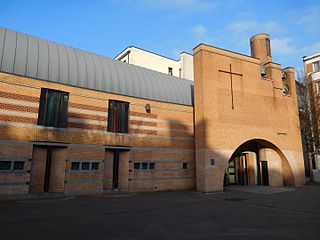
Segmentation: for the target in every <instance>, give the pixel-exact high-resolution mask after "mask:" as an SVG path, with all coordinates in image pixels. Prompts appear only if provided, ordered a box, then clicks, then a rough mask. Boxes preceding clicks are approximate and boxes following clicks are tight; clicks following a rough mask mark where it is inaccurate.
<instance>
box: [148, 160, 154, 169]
mask: <svg viewBox="0 0 320 240" xmlns="http://www.w3.org/2000/svg"><path fill="white" fill-rule="evenodd" d="M154 167H155V163H154V162H152V163H149V170H153V169H154Z"/></svg>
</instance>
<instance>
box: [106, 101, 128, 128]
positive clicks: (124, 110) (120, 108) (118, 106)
mask: <svg viewBox="0 0 320 240" xmlns="http://www.w3.org/2000/svg"><path fill="white" fill-rule="evenodd" d="M128 130H129V103H128V102H120V101H115V100H109V110H108V131H109V132H116V133H128Z"/></svg>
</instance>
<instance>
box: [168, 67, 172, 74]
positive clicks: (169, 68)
mask: <svg viewBox="0 0 320 240" xmlns="http://www.w3.org/2000/svg"><path fill="white" fill-rule="evenodd" d="M168 74H169V75H173V70H172V68H171V67H168Z"/></svg>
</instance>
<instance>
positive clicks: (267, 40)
mask: <svg viewBox="0 0 320 240" xmlns="http://www.w3.org/2000/svg"><path fill="white" fill-rule="evenodd" d="M266 45H267V55H268V56H271V47H270V39H269V38H267V39H266Z"/></svg>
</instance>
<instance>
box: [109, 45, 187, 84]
mask: <svg viewBox="0 0 320 240" xmlns="http://www.w3.org/2000/svg"><path fill="white" fill-rule="evenodd" d="M114 59H116V60H119V61H122V62H127V63H129V64H133V65H137V66H140V67H144V68H148V69H152V70H154V71H158V72H162V73H166V74H170V75H173V76H175V77H180V78H185V79H188V80H192V81H193V56H192V54H190V53H187V52H182V53H180V59H179V60H175V59H171V58H168V57H164V56H161V55H159V54H157V53H153V52H150V51H147V50H144V49H141V48H137V47H134V46H129V47H127V48H126V49H124V50H123V51H122V52H121V53H119V54H118V55H117V56H116V57H115V58H114Z"/></svg>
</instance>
